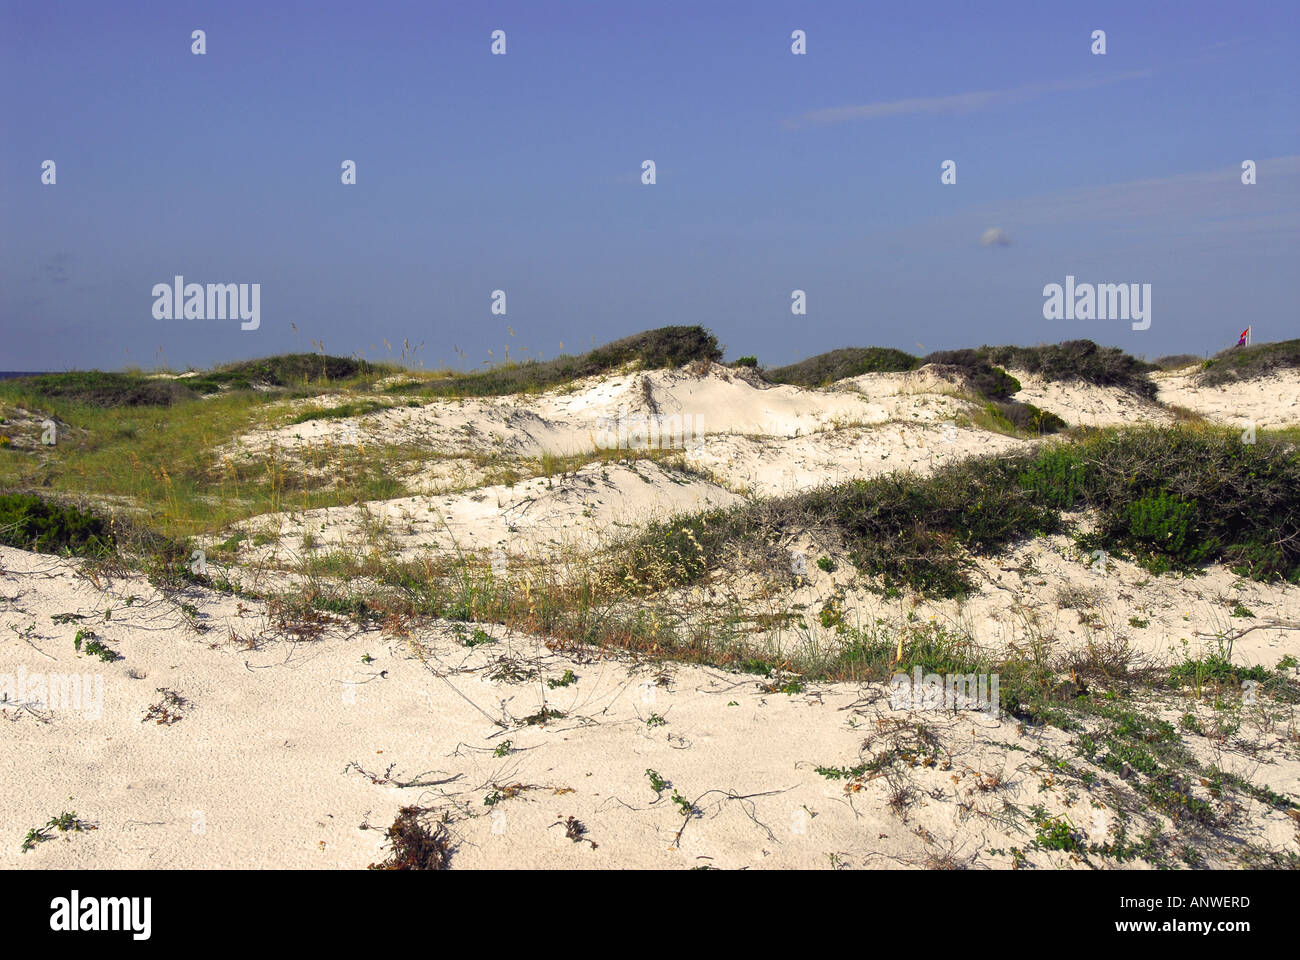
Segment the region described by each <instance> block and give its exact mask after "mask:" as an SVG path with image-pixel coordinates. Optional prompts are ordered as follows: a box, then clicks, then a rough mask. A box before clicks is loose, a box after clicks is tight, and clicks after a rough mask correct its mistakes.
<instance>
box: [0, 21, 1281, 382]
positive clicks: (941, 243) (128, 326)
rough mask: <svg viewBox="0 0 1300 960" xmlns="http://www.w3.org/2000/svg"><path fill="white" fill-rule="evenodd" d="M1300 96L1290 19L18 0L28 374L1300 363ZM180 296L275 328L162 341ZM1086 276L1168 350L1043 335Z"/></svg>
mask: <svg viewBox="0 0 1300 960" xmlns="http://www.w3.org/2000/svg"><path fill="white" fill-rule="evenodd" d="M194 29H203V30H205V31H206V38H207V53H206V55H204V56H195V55H194V54H192V53H191V43H192V41H191V39H190V35H191V31H193V30H194ZM495 29H502V30H505V31H506V37H507V53H506V55H505V56H493V55H491V52H490V44H491V40H490V34H491V32H492V31H493V30H495ZM795 29H802V30H804V31H806V33H807V48H808V52H807V54H806V55H804V56H795V55H793V54H792V53H791V50H790V45H791V39H790V34H791V32H792V31H793V30H795ZM1095 29H1102V30H1105V31H1106V44H1107V53H1106V55H1105V56H1095V55H1093V54H1092V53H1091V49H1090V48H1091V45H1092V40H1091V33H1092V31H1093V30H1095ZM1297 62H1300V4H1297V3H1295V2H1293V0H1291V2H1285V3H1253V2H1243V3H1235V4H1225V3H1204V2H1192V0H1189V2H1182V3H1177V4H1170V3H1158V4H1157V3H1143V2H1125V3H1114V4H1110V3H1087V4H1077V3H1055V2H1053V3H1041V2H1037V3H1030V2H1026V3H1018V2H1016V3H1010V2H1008V3H997V4H992V5H987V4H970V3H968V2H960V3H927V4H891V5H883V4H869V3H863V2H856V0H855V2H820V3H793V2H792V3H776V2H766V0H746V2H736V3H723V2H710V0H693V2H685V3H677V2H657V3H653V4H636V3H625V2H613V0H604V2H592V3H579V2H560V0H556V2H550V0H548V2H545V3H541V2H517V3H493V2H475V3H387V2H375V3H367V4H339V3H330V2H312V3H279V2H258V3H248V2H244V0H225V2H219V3H186V2H177V0H167V2H132V3H126V4H104V3H89V2H68V3H52V2H48V0H41V2H15V0H2V2H0V90H2V91H3V93H0V224H2V225H3V227H2V229H0V369H69V368H77V367H91V366H95V367H100V368H120V367H122V366H126V365H138V366H142V367H145V368H151V367H153V366H155V365H157V364H158V363H159V362H161V361H165V362H166V364H167V365H169V366H171V367H175V368H182V367H185V366H186V365H196V366H207V365H210V364H212V363H216V362H221V361H227V360H232V359H237V358H243V357H251V356H260V355H266V354H271V353H279V352H284V351H290V350H309V349H311V348H312V345H311V340H313V339H315V340H317V341H323V343H324V345H325V348H326V350H327V351H328V352H330V353H336V354H352V353H353V352H359V353H361V354H362V355H364V356H368V357H376V358H384V357H386V356H388V353H387V351H386V350H385V347H384V340H385V339H386V340H387V341H388V342H389V343H390V344H393V345H394V351H395V352H397V351H400V349H401V347H400V344H401V342H402V341H403V340H409V341H410V342H411V343H412V345H414V344H418V343H420V342H421V341H423V342H424V344H425V346H424V350H423V352H422V353H420V354H419V357H420V359H422V360H423V361H424V364H425V365H426V366H439V365H443V364H449V365H459V366H462V367H473V366H477V365H479V364H481V362H482V361H484V360H487V359H488V351H489V350H492V351H493V357H494V358H495V359H500V358H501V357H502V356H503V347H504V346H506V345H509V346H510V350H511V354H510V355H511V357H512V358H520V357H522V358H527V357H530V356H536V355H538V354H541V355H543V356H545V357H551V356H554V355H556V354H557V353H559V352H560V349H561V348H560V345H561V343H563V345H564V351H565V352H570V353H572V352H578V351H579V350H581V349H583V348H585V347H587V346H589V345H590V344H591V343H592V342H593V341H594V342H597V343H599V342H605V341H608V340H611V339H614V338H616V337H619V336H623V335H626V334H629V333H633V332H636V331H639V330H643V329H647V328H650V327H656V326H662V325H665V324H671V323H700V324H704V325H705V326H707V327H709V328H710V329H712V330H713V331H714V332H715V333H717V335H718V337H719V339H720V340H721V341H722V342H723V343H724V344H726V345H727V347H728V351H727V353H728V357H729V358H734V357H735V356H737V355H740V354H742V353H746V354H756V355H757V356H758V357H759V358H760V359H761V360H762V361H763V362H765V363H771V364H777V363H783V362H788V361H790V360H793V359H796V358H799V357H804V356H809V355H811V354H813V353H817V352H820V351H823V350H827V349H830V348H833V347H838V346H849V345H870V344H878V345H888V346H896V347H900V348H903V349H906V350H909V351H912V352H917V351H918V349H922V348H923V349H924V350H927V351H928V350H935V349H942V348H949V347H958V346H973V345H978V344H980V343H1027V344H1030V343H1042V342H1056V341H1059V340H1063V339H1071V338H1076V337H1088V338H1091V339H1094V340H1097V341H1098V342H1102V343H1108V344H1116V345H1119V346H1122V347H1123V348H1125V349H1126V350H1129V351H1131V352H1133V353H1137V354H1144V355H1146V356H1147V357H1155V356H1158V355H1161V354H1166V353H1175V352H1179V353H1181V352H1192V353H1202V352H1205V351H1214V350H1218V349H1221V348H1222V347H1224V346H1229V345H1231V343H1233V342H1235V339H1236V335H1237V333H1239V332H1240V330H1241V329H1242V328H1244V327H1245V326H1247V325H1248V324H1254V325H1255V328H1256V339H1257V340H1261V341H1262V340H1268V339H1283V338H1287V337H1293V336H1300V308H1298V307H1297V292H1296V281H1295V277H1296V276H1297V273H1298V272H1300V271H1297V269H1296V268H1297V265H1298V264H1300V71H1297V70H1296V64H1297ZM646 159H652V160H654V161H655V163H656V165H657V174H658V176H657V181H658V182H657V183H655V184H654V185H653V186H646V185H643V184H642V183H641V182H640V174H641V163H642V161H643V160H646ZM1248 159H1249V160H1254V161H1255V162H1256V163H1257V167H1258V173H1257V177H1258V182H1257V183H1256V184H1255V185H1253V186H1245V185H1243V184H1242V183H1241V180H1240V175H1241V169H1240V167H1241V163H1242V161H1243V160H1248ZM45 160H54V161H55V163H56V164H57V183H56V184H55V185H53V186H49V185H44V184H42V183H41V164H42V162H43V161H45ZM344 160H353V161H355V162H356V164H357V183H356V184H355V185H353V186H345V185H343V184H342V183H341V182H340V173H341V170H340V165H341V164H342V162H343V161H344ZM945 160H953V161H955V162H956V164H957V183H956V184H955V185H951V186H946V185H943V184H941V182H940V173H941V170H940V165H941V164H942V163H943V161H945ZM991 228H1000V229H1001V230H1003V231H1004V233H1005V236H1006V237H1007V238H1008V241H1009V242H1008V243H1007V244H1005V245H983V244H981V242H980V238H981V235H982V234H984V232H985V231H986V230H989V229H991ZM177 274H180V275H183V276H184V277H185V278H186V280H187V281H189V282H199V283H230V282H234V283H260V284H261V326H260V328H259V329H257V330H255V331H241V330H240V329H239V324H238V322H232V321H220V320H158V319H155V318H154V316H153V310H152V308H153V302H154V301H153V296H152V292H151V291H152V288H153V286H154V284H157V283H170V282H171V280H172V278H173V277H174V276H175V275H177ZM1067 274H1072V275H1074V276H1075V277H1076V278H1077V280H1078V281H1079V282H1095V283H1150V284H1151V285H1152V323H1151V327H1150V329H1148V330H1143V331H1134V330H1132V329H1131V327H1130V324H1129V323H1128V322H1127V321H1124V320H1074V321H1047V320H1044V318H1043V312H1042V306H1043V293H1042V291H1043V287H1044V285H1046V284H1049V283H1063V282H1064V279H1065V277H1066V275H1067ZM495 289H502V290H504V291H506V296H507V314H506V316H495V315H493V314H492V313H491V310H490V307H491V294H492V291H493V290H495ZM795 289H801V290H804V291H806V293H807V302H808V313H807V315H806V316H793V315H792V314H791V311H790V297H791V291H792V290H795ZM291 324H293V325H294V326H296V328H297V331H296V332H295V331H294V329H293V328H292V327H291ZM508 328H509V329H508ZM510 329H512V330H513V331H514V335H513V336H512V335H511V333H510V332H509V330H510ZM456 346H459V347H460V348H461V349H462V350H463V351H464V353H465V354H466V358H465V359H463V360H462V359H461V358H459V357H458V356H457V355H456V353H455V351H454V347H456ZM525 347H527V348H528V351H527V352H524V351H523V348H525ZM160 348H161V353H160Z"/></svg>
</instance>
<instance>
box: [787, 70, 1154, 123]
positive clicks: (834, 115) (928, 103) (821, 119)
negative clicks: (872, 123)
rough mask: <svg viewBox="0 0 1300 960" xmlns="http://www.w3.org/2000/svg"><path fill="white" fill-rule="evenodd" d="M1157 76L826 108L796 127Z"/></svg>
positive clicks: (1134, 74)
mask: <svg viewBox="0 0 1300 960" xmlns="http://www.w3.org/2000/svg"><path fill="white" fill-rule="evenodd" d="M1154 73H1155V71H1154V70H1132V71H1129V72H1127V73H1117V74H1112V75H1111V76H1107V77H1093V78H1091V79H1087V80H1067V81H1063V82H1060V83H1036V84H1029V85H1027V86H1023V87H1012V88H1010V89H1007V90H973V91H970V92H967V93H954V94H948V95H947V96H942V97H908V98H906V99H904V100H881V101H877V102H875V103H865V104H859V105H856V106H848V107H827V108H825V109H822V110H812V111H810V112H808V113H805V114H804V115H803V116H801V117H799V119H798V120H797V121H795V125H796V126H797V125H801V124H825V123H843V122H844V121H846V120H877V119H880V118H881V117H898V116H905V115H907V114H913V113H968V112H970V111H972V110H979V109H982V108H984V107H991V106H996V105H998V104H1003V103H1014V102H1016V101H1019V100H1032V99H1034V98H1035V97H1041V96H1043V95H1045V94H1048V93H1062V92H1067V91H1074V90H1091V89H1093V88H1095V87H1104V86H1107V85H1108V84H1112V83H1121V82H1123V81H1126V80H1142V79H1145V78H1146V77H1150V76H1152V75H1153V74H1154Z"/></svg>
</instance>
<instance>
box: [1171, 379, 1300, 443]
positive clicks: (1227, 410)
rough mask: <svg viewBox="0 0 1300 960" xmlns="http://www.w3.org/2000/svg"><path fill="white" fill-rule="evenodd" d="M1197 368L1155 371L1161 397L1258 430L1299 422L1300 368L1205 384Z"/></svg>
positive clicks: (1213, 418) (1236, 424)
mask: <svg viewBox="0 0 1300 960" xmlns="http://www.w3.org/2000/svg"><path fill="white" fill-rule="evenodd" d="M1196 370H1197V368H1196V367H1192V368H1190V369H1188V370H1178V371H1173V372H1171V373H1163V374H1161V373H1158V374H1155V375H1154V377H1153V379H1154V380H1155V382H1156V384H1157V385H1158V386H1159V388H1160V393H1159V400H1160V402H1161V403H1167V404H1170V405H1171V406H1179V407H1186V408H1187V409H1189V410H1192V411H1194V412H1196V413H1199V414H1200V415H1201V416H1203V417H1205V418H1206V419H1207V420H1213V421H1215V422H1216V423H1226V424H1231V425H1232V426H1243V427H1244V426H1246V425H1247V424H1249V423H1252V422H1253V423H1254V424H1255V427H1256V429H1261V430H1262V429H1265V428H1270V427H1272V428H1277V427H1294V426H1296V425H1300V370H1295V369H1289V370H1280V371H1278V372H1276V373H1273V374H1269V375H1268V376H1264V377H1259V378H1258V379H1254V380H1245V381H1240V382H1237V383H1229V384H1223V385H1221V386H1217V387H1204V386H1201V385H1200V384H1198V383H1197V382H1196V377H1195V373H1196Z"/></svg>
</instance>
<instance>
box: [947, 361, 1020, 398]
mask: <svg viewBox="0 0 1300 960" xmlns="http://www.w3.org/2000/svg"><path fill="white" fill-rule="evenodd" d="M925 362H926V363H935V364H941V365H943V366H949V367H957V368H958V369H959V370H960V371H961V372H962V375H963V376H964V377H965V378H966V383H967V386H969V387H970V388H971V389H972V390H973V391H975V393H977V394H979V395H980V396H981V397H983V398H984V399H986V400H1006V399H1007V398H1009V397H1010V396H1011V395H1012V394H1015V393H1018V392H1019V391H1020V381H1019V380H1017V379H1016V378H1015V377H1013V376H1011V374H1009V373H1007V372H1006V371H1005V370H1003V369H1002V368H1001V367H995V366H994V365H993V364H991V363H989V361H988V359H987V358H986V357H984V356H983V355H981V354H980V353H979V351H977V350H938V351H935V352H934V353H932V354H930V355H929V356H927V357H926V358H925Z"/></svg>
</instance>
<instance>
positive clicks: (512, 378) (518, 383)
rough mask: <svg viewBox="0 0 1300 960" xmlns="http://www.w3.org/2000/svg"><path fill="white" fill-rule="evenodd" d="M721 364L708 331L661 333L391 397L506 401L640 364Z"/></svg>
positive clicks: (401, 389)
mask: <svg viewBox="0 0 1300 960" xmlns="http://www.w3.org/2000/svg"><path fill="white" fill-rule="evenodd" d="M721 359H722V348H721V347H719V346H718V339H717V337H715V336H714V335H713V334H711V333H709V332H708V331H707V330H705V329H704V328H703V327H699V326H692V327H680V326H679V327H660V328H659V329H657V330H647V331H646V332H644V333H638V334H634V335H633V336H630V337H624V338H623V339H622V340H615V341H614V342H613V343H607V344H605V345H604V346H602V347H597V348H596V349H595V350H592V351H590V352H589V353H584V354H582V355H581V356H577V357H570V356H562V357H557V358H556V359H554V360H545V361H540V360H533V361H529V362H528V363H511V364H502V365H501V366H498V367H493V368H492V369H490V370H484V371H483V372H481V373H471V374H466V375H463V376H455V377H451V378H449V379H447V380H445V381H438V382H435V383H433V384H429V385H427V386H426V385H417V386H415V387H412V386H411V385H409V384H406V385H403V384H397V385H394V386H393V387H390V388H389V391H388V392H390V393H411V392H415V393H419V394H422V395H428V396H446V397H471V396H473V397H482V396H503V395H505V394H510V393H521V392H524V391H527V390H544V389H547V388H548V387H554V386H558V385H560V384H563V383H569V382H571V381H573V380H578V379H581V378H582V377H592V376H596V375H597V374H601V373H607V372H608V371H610V370H614V369H617V368H618V367H621V366H623V365H624V364H625V363H630V362H632V361H636V362H638V363H639V364H640V365H641V367H642V369H646V370H654V369H660V368H664V367H680V366H683V365H684V364H687V363H690V362H692V361H695V360H707V361H711V362H716V361H719V360H721Z"/></svg>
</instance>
